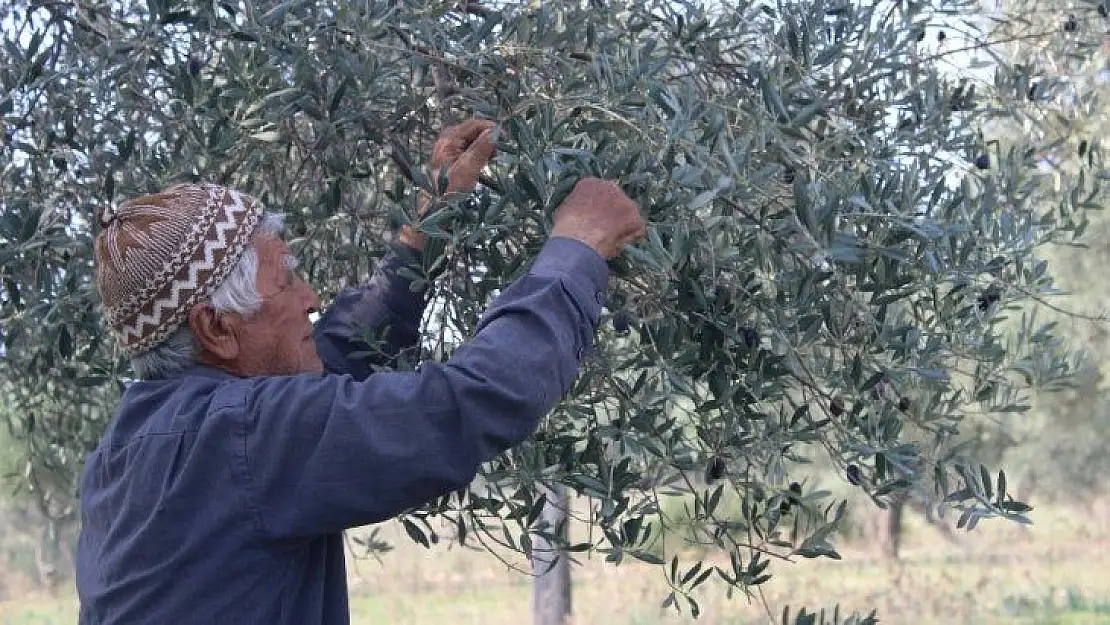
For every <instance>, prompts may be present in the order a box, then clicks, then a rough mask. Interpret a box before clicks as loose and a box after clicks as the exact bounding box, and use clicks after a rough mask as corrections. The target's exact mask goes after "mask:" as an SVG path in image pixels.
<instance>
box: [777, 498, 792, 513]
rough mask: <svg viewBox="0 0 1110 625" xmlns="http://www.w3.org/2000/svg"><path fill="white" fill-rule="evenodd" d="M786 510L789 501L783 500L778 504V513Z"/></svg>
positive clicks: (787, 510)
mask: <svg viewBox="0 0 1110 625" xmlns="http://www.w3.org/2000/svg"><path fill="white" fill-rule="evenodd" d="M787 512H790V502H789V501H783V502H782V503H780V504H779V513H780V514H786V513H787Z"/></svg>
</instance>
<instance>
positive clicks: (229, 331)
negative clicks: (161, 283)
mask: <svg viewBox="0 0 1110 625" xmlns="http://www.w3.org/2000/svg"><path fill="white" fill-rule="evenodd" d="M240 321H241V319H240V318H239V316H238V315H221V314H219V313H217V312H216V311H215V310H214V309H213V308H212V306H211V304H206V303H202V304H197V305H196V306H193V309H192V310H190V311H189V327H190V328H192V330H193V335H195V336H196V338H197V342H198V343H200V347H201V352H202V353H205V352H207V353H208V354H209V355H210V356H212V357H215V358H216V359H217V360H222V361H228V360H235V359H236V358H238V357H239V322H240Z"/></svg>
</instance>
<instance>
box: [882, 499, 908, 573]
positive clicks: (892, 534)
mask: <svg viewBox="0 0 1110 625" xmlns="http://www.w3.org/2000/svg"><path fill="white" fill-rule="evenodd" d="M905 508H906V500H905V498H904V497H901V496H897V497H892V498H891V501H890V505H889V507H888V508H887V509H886V510H884V511H883V515H882V520H881V523H880V532H881V534H880V537H879V545H880V548H881V549H882V553H883V557H884V558H888V559H891V560H897V559H898V549H899V547H901V545H902V516H903V512H905Z"/></svg>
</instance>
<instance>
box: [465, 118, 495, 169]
mask: <svg viewBox="0 0 1110 625" xmlns="http://www.w3.org/2000/svg"><path fill="white" fill-rule="evenodd" d="M496 150H497V146H496V144H494V142H493V127H492V126H491V127H489V128H486V129H485V130H483V131H482V132H481V133H480V134H479V135H478V138H477V139H475V140H474V142H472V143H471V144H470V147H468V148H467V149H466V151H465V152H463V153H462V155H461V156H459V160H457V161H455V164H456V166H458V165H462V166H464V167H467V168H468V169H469V168H473V169H474V170H475V173H477V170H478V169H481V168H482V167H485V165H486V163H487V162H488V161H489V159H490V158H491V157H492V156H493V153H494V152H495V151H496Z"/></svg>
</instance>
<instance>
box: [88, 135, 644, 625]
mask: <svg viewBox="0 0 1110 625" xmlns="http://www.w3.org/2000/svg"><path fill="white" fill-rule="evenodd" d="M491 132H492V124H491V123H490V122H487V121H482V120H470V121H468V122H466V123H463V124H461V125H459V126H456V127H454V128H451V129H448V130H447V131H445V132H444V134H443V136H441V137H440V139H439V141H437V143H436V146H435V148H434V151H433V155H432V160H431V167H432V169H433V170H434V171H438V170H440V169H441V168H446V169H447V171H448V180H449V185H448V190H449V191H450V192H459V191H465V190H469V189H473V188H474V185H475V183H476V180H477V176H478V172H479V171H480V170H481V169H482V168H483V167H484V166H485V164H486V163H487V161H488V160H489V158H490V157H491V156H492V154H493V152H494V150H495V147H494V145H493V141H492V139H491ZM101 221H102V223H101V226H102V231H101V233H100V234H99V235H98V237H97V240H96V267H97V273H96V280H97V285H98V289H99V291H100V295H101V298H102V300H103V305H104V309H105V313H106V318H107V321H108V324H109V325H110V327H111V329H112V331H113V334H114V335H115V336H116V338H117V340H118V341H119V342H120V344H121V345H122V347H123V349H124V350H126V352H127V353H128V354H129V355H130V356H131V357H132V359H133V360H132V362H133V363H134V368H135V370H136V373H137V375H138V377H140V378H141V380H140V381H138V382H136V383H135V384H133V385H132V386H131V387H130V388H128V389H127V391H126V393H124V396H123V399H122V403H121V405H120V407H119V410H118V412H117V413H116V415H115V419H114V420H113V422H112V424H111V425H110V427H109V428H108V430H107V432H106V433H105V435H104V439H103V441H102V443H101V444H100V446H99V447H98V448H97V449H96V450H95V451H94V452H93V453H92V454H91V455H90V456H89V458H88V462H87V467H86V469H85V474H84V476H83V479H82V484H81V521H82V528H81V537H80V541H79V546H78V555H77V561H78V565H77V568H78V571H77V587H78V591H79V597H80V601H81V612H80V614H81V616H80V619H81V623H83V624H85V625H93V624H97V625H115V624H123V623H127V624H129V625H139V624H148V623H149V624H159V625H161V624H171V623H172V624H174V625H186V624H189V623H198V624H204V625H215V624H218V623H234V624H237V625H238V624H247V623H260V624H262V623H264V624H266V625H277V624H282V623H288V624H291V625H292V624H296V625H308V624H312V623H328V624H335V623H347V622H349V611H348V606H347V585H346V574H345V564H344V551H343V540H342V531H343V530H344V529H346V528H350V527H355V526H360V525H366V524H369V523H377V522H380V521H383V520H386V519H389V518H390V517H393V516H395V515H397V514H399V513H401V512H403V511H404V510H406V509H408V508H410V507H413V506H417V505H420V504H421V503H424V502H426V501H429V500H431V499H433V498H435V497H438V496H441V495H444V494H446V493H449V492H451V491H453V490H456V489H459V488H462V487H465V486H466V485H467V484H468V483H469V482H470V481H471V480H472V479H473V478H474V476H475V474H476V472H477V469H478V466H479V465H480V463H482V462H485V461H488V460H490V459H492V458H494V457H495V456H496V455H497V454H499V453H501V452H503V451H505V450H506V449H508V448H509V447H511V446H513V445H515V444H517V443H519V442H520V441H521V440H523V439H524V438H525V437H527V436H528V435H529V434H530V433H531V432H533V431H534V429H535V427H536V426H537V423H538V422H539V420H540V419H541V417H543V415H544V414H546V413H547V412H548V411H549V410H550V409H551V408H552V407H553V406H554V404H555V402H556V401H558V400H559V398H560V396H561V395H563V394H564V393H566V392H567V390H568V389H569V387H570V384H571V381H572V379H573V378H574V377H575V376H576V374H577V370H578V367H579V364H580V362H581V360H582V358H583V356H584V354H585V353H586V352H587V351H588V350H589V349H591V347H592V342H593V336H594V333H595V329H596V324H597V319H598V315H599V312H600V309H601V305H602V301H603V293H604V292H605V291H606V286H607V279H608V271H607V266H606V263H605V259H606V258H610V257H613V256H615V255H617V254H618V253H620V250H621V249H622V248H623V247H624V246H626V245H628V244H630V243H632V242H633V241H635V240H636V239H638V238H639V237H641V236H642V234H643V230H644V223H643V221H642V220H641V218H640V215H639V211H638V210H637V207H636V205H635V204H634V203H633V202H632V201H631V200H629V198H628V197H627V196H625V195H624V194H623V193H622V192H621V191H620V189H619V187H617V186H616V185H614V184H613V183H611V182H606V181H601V180H596V179H586V180H583V181H581V182H580V183H579V184H578V185H577V186H576V187H575V189H574V191H573V192H572V193H571V194H570V195H569V196H568V197H567V199H566V201H565V202H564V203H563V205H562V206H561V207H560V208H559V210H558V212H557V214H556V217H555V223H554V228H553V231H552V233H551V238H550V239H549V240H548V241H547V242H546V244H545V246H544V248H543V249H542V250H541V251H540V253H539V255H538V256H537V258H535V259H534V262H533V264H532V265H531V267H530V270H529V271H528V273H527V274H526V275H524V276H523V277H521V278H520V279H518V280H517V281H516V282H515V283H513V284H511V285H509V286H507V288H505V289H504V291H503V293H502V294H501V295H500V296H499V297H498V298H497V300H496V301H494V302H493V303H492V305H491V306H490V307H489V309H488V310H487V311H486V313H485V315H484V317H483V318H482V321H481V323H480V325H479V327H478V329H477V332H476V334H475V336H474V337H473V338H472V339H471V340H470V341H469V342H467V343H466V344H465V345H463V346H462V347H460V348H459V349H458V350H457V351H456V353H455V354H454V356H453V357H452V358H451V359H449V360H448V361H446V362H443V363H437V362H425V363H423V364H422V365H421V366H420V367H419V369H418V370H417V371H415V372H400V371H397V372H382V373H377V374H375V375H370V374H371V369H372V366H373V365H375V364H385V363H387V362H388V361H389V359H390V358H392V357H394V356H396V354H398V353H399V352H401V351H402V350H405V349H408V348H411V347H412V346H414V345H415V343H416V342H417V339H418V334H419V332H418V324H419V320H420V318H421V312H422V310H423V308H424V305H425V295H424V294H422V293H415V292H413V291H412V290H411V289H410V288H409V282H408V281H407V280H405V279H404V278H402V277H401V275H400V274H399V273H398V269H399V268H400V267H401V266H402V262H403V261H402V260H401V258H402V255H401V254H398V253H396V250H395V251H394V252H393V253H390V254H389V255H387V256H386V257H385V258H384V259H383V260H382V261H381V262H380V263H379V265H378V266H377V268H376V270H375V271H374V274H373V276H372V277H371V278H370V281H369V283H368V284H366V285H365V286H362V287H359V288H353V289H348V290H346V291H344V292H343V293H341V294H340V295H339V296H338V297H337V298H336V300H335V302H334V304H333V305H332V306H331V308H330V309H329V310H328V311H326V312H325V313H324V314H323V315H322V317H321V318H320V320H319V322H318V323H317V326H316V328H315V330H314V329H313V326H312V323H311V322H310V315H311V314H312V313H314V312H315V311H316V310H317V308H318V307H319V306H320V302H319V300H318V299H317V296H316V294H315V293H314V292H313V290H312V288H311V287H310V286H309V285H308V284H306V283H305V282H304V281H303V280H302V279H301V278H300V277H299V276H298V275H297V273H296V272H295V270H294V269H295V265H296V263H295V261H294V260H293V257H292V255H291V254H290V252H289V249H288V248H287V247H286V244H285V243H284V242H283V241H282V239H281V237H280V236H279V233H280V227H281V221H280V217H276V216H273V215H270V214H268V213H266V212H265V211H264V209H263V207H262V206H261V205H260V204H259V203H258V202H257V201H256V200H254V199H253V198H251V197H249V196H246V195H243V194H240V193H238V192H236V191H234V190H231V189H225V188H222V187H217V186H214V185H179V186H175V187H172V188H170V189H167V190H165V191H163V192H161V193H158V194H154V195H150V196H146V197H141V198H138V199H134V200H132V201H129V202H126V203H123V204H122V205H120V206H119V207H118V209H117V210H115V211H111V212H109V213H108V214H105V215H103V216H102V218H101ZM398 239H399V240H398V242H397V245H398V246H401V245H403V246H406V247H407V248H409V250H410V251H411V252H412V253H414V254H417V255H418V254H419V250H420V249H421V247H422V246H423V240H422V235H421V234H420V233H418V232H416V231H414V230H411V229H408V228H404V229H402V231H401V233H400V235H399V236H398ZM384 327H388V332H387V333H386V341H385V342H386V348H385V349H383V350H382V355H381V357H380V358H377V359H376V361H374V359H371V361H370V362H368V361H367V360H366V359H365V358H362V357H356V352H361V353H363V354H365V353H366V352H367V346H366V344H365V343H364V342H363V341H362V339H361V338H360V337H362V336H364V334H363V330H364V329H365V328H369V329H380V328H384Z"/></svg>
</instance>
